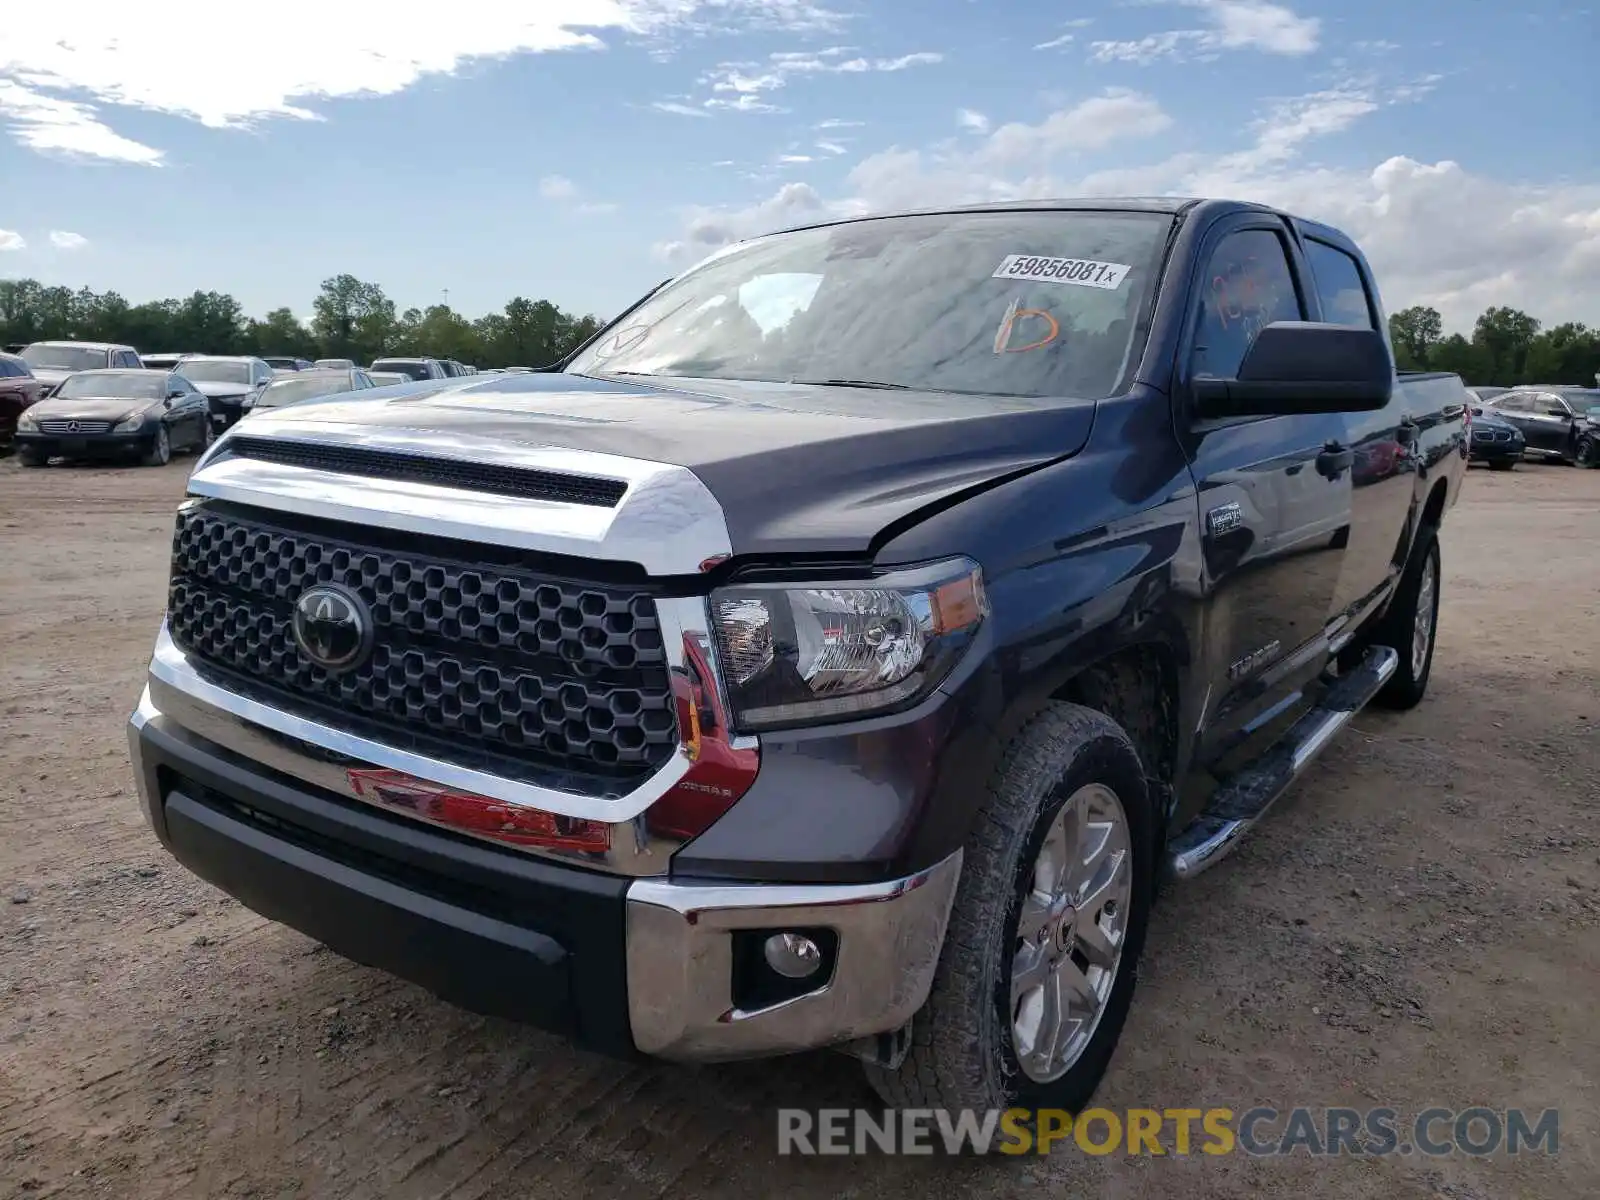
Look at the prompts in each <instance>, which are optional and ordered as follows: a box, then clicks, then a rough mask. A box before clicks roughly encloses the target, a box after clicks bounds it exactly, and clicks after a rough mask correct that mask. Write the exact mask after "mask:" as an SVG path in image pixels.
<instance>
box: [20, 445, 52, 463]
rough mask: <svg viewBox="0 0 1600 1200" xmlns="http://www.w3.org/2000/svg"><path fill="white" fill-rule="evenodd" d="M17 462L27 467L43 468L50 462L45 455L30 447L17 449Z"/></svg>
mask: <svg viewBox="0 0 1600 1200" xmlns="http://www.w3.org/2000/svg"><path fill="white" fill-rule="evenodd" d="M17 461H18V462H19V463H21V464H22V465H23V466H25V467H43V466H47V465H48V464H49V462H50V460H49V459H48V458H46V457H45V456H44V455H43V454H40V453H39V452H38V451H37V450H34V449H32V448H30V447H28V446H18V447H17Z"/></svg>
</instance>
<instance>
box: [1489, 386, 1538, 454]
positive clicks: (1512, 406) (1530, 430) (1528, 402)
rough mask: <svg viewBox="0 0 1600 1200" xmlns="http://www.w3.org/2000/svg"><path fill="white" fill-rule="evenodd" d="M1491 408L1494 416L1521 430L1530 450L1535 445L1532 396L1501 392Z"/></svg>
mask: <svg viewBox="0 0 1600 1200" xmlns="http://www.w3.org/2000/svg"><path fill="white" fill-rule="evenodd" d="M1492 407H1493V411H1494V414H1495V415H1496V416H1498V417H1500V418H1501V419H1502V420H1505V421H1509V422H1510V423H1511V424H1513V425H1515V426H1516V427H1517V428H1518V429H1520V430H1522V437H1523V440H1524V441H1525V442H1526V443H1527V445H1528V449H1530V450H1532V449H1533V448H1534V447H1535V445H1536V444H1537V443H1536V442H1535V441H1534V436H1535V433H1536V427H1537V422H1535V421H1534V419H1533V397H1532V395H1531V394H1530V393H1528V392H1502V393H1501V394H1500V395H1498V396H1496V397H1495V398H1494V403H1493V406H1492Z"/></svg>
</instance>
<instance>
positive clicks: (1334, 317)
mask: <svg viewBox="0 0 1600 1200" xmlns="http://www.w3.org/2000/svg"><path fill="white" fill-rule="evenodd" d="M1306 260H1307V261H1308V262H1309V263H1310V264H1311V276H1312V278H1313V279H1314V280H1316V287H1317V299H1318V300H1320V301H1321V302H1322V319H1323V320H1324V321H1330V322H1332V323H1333V324H1335V325H1359V326H1360V327H1361V328H1363V329H1376V328H1377V325H1376V324H1375V323H1374V321H1373V319H1372V305H1371V303H1369V302H1368V300H1367V289H1366V285H1365V284H1363V283H1362V281H1361V269H1360V267H1358V266H1357V265H1356V260H1355V259H1353V258H1351V257H1350V256H1349V255H1348V254H1346V253H1345V252H1344V251H1343V250H1340V249H1338V248H1337V247H1335V246H1329V245H1327V244H1326V243H1325V242H1318V241H1307V242H1306Z"/></svg>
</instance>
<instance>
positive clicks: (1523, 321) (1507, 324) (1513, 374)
mask: <svg viewBox="0 0 1600 1200" xmlns="http://www.w3.org/2000/svg"><path fill="white" fill-rule="evenodd" d="M1538 332H1539V322H1538V321H1536V320H1534V318H1532V317H1530V316H1529V315H1528V314H1527V313H1525V312H1523V311H1522V310H1521V309H1520V308H1489V309H1485V310H1484V313H1483V315H1482V316H1480V317H1479V318H1478V323H1477V324H1476V325H1475V326H1474V327H1473V330H1472V341H1473V344H1474V345H1477V346H1481V347H1482V348H1483V350H1484V351H1485V353H1486V354H1487V356H1488V368H1489V375H1490V378H1489V380H1488V382H1490V383H1499V384H1510V383H1518V382H1521V381H1522V377H1523V368H1524V367H1526V365H1527V362H1528V351H1529V350H1531V349H1532V348H1533V339H1534V337H1535V336H1536V335H1537V334H1538Z"/></svg>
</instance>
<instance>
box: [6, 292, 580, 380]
mask: <svg viewBox="0 0 1600 1200" xmlns="http://www.w3.org/2000/svg"><path fill="white" fill-rule="evenodd" d="M600 324H601V322H600V321H599V320H598V319H597V318H595V317H593V316H582V317H580V316H576V315H575V314H573V313H569V312H565V311H563V310H562V309H560V308H558V307H556V305H554V304H552V303H551V302H550V301H548V300H529V299H526V298H525V297H522V296H518V297H516V298H515V299H513V300H511V301H510V302H509V303H508V304H507V305H506V306H505V308H504V309H503V310H502V311H500V312H495V313H489V314H487V315H486V316H482V317H478V318H477V319H476V320H469V319H468V318H467V317H465V316H463V315H462V314H460V313H458V312H456V311H455V310H454V309H452V308H450V307H449V306H448V305H444V304H435V305H430V306H429V307H427V308H408V309H406V310H404V311H403V312H399V311H396V308H395V303H394V301H393V300H391V299H389V297H388V296H386V295H384V292H383V289H382V288H381V287H379V286H378V285H377V284H375V283H367V282H366V281H364V280H361V279H357V278H356V277H355V276H354V275H335V276H334V277H333V278H331V279H327V280H324V281H323V284H322V289H321V291H319V292H318V293H317V298H316V300H315V301H313V302H312V316H311V321H310V323H309V324H307V323H306V322H303V321H301V320H300V319H299V318H297V317H296V316H295V315H294V313H293V312H291V311H290V310H289V309H287V308H276V309H273V310H272V311H271V312H269V313H267V314H266V316H264V317H261V318H256V317H249V316H246V315H245V313H244V309H243V307H242V306H241V305H240V304H239V302H238V301H237V300H236V299H234V298H233V297H232V296H230V295H228V294H227V293H226V292H195V293H194V294H193V295H191V296H189V297H187V298H185V299H182V300H178V299H169V300H154V301H148V302H146V303H143V304H129V303H128V301H127V300H125V299H124V298H123V297H122V296H121V295H119V294H118V293H117V292H114V291H112V292H94V291H91V290H90V289H88V288H81V289H79V290H78V291H73V290H72V289H71V288H66V287H46V286H45V285H43V284H41V283H40V282H39V281H38V280H35V279H7V280H0V344H11V343H16V342H23V343H26V342H38V341H46V340H57V339H74V340H78V341H89V342H122V343H124V344H126V345H129V346H133V347H135V348H136V349H138V350H139V351H141V352H142V353H146V354H156V353H164V352H179V353H195V354H256V355H263V354H282V355H294V356H297V357H300V358H310V359H317V358H349V359H354V360H355V361H356V362H358V363H370V362H371V361H372V360H373V359H375V358H382V357H385V356H392V355H398V356H405V355H432V356H434V357H436V358H453V359H455V360H456V361H458V362H464V363H471V364H472V365H474V366H477V367H510V366H524V367H538V366H545V365H548V364H550V363H553V362H556V361H557V360H559V359H560V358H562V357H563V356H565V355H566V354H567V353H568V352H570V351H571V350H572V349H574V348H575V347H576V346H578V345H579V344H580V343H582V342H583V341H585V340H586V339H588V338H589V337H590V336H591V335H592V334H593V333H594V332H595V330H597V329H598V328H599V327H600Z"/></svg>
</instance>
